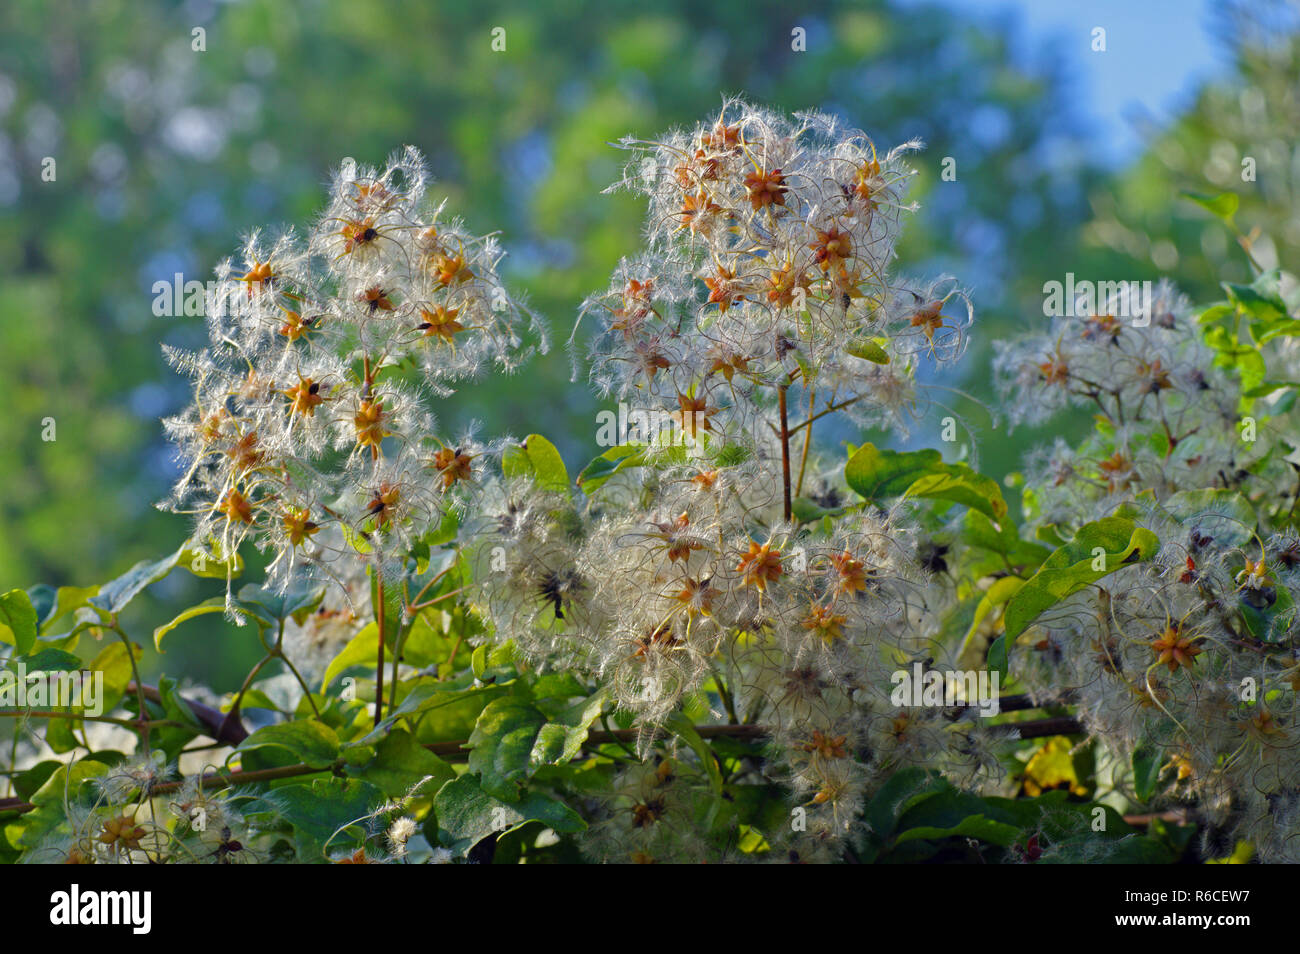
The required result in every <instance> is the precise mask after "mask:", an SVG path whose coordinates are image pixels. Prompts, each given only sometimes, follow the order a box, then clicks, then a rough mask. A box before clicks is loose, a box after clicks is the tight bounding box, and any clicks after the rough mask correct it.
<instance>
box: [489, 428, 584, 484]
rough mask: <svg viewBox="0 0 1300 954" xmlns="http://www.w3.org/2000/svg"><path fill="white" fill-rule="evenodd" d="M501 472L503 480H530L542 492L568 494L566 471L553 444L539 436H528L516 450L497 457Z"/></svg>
mask: <svg viewBox="0 0 1300 954" xmlns="http://www.w3.org/2000/svg"><path fill="white" fill-rule="evenodd" d="M501 470H502V473H504V474H505V475H506V476H507V477H531V478H532V479H533V480H534V481H535V482H536V483H537V486H538V487H540V488H542V489H543V490H554V491H558V492H559V493H568V491H569V472H568V471H567V470H566V469H565V467H564V458H562V457H561V456H560V452H559V451H558V450H556V449H555V445H554V444H552V443H551V442H550V441H548V440H547V439H546V438H545V437H542V435H540V434H529V435H528V437H526V438H525V439H524V443H523V445H522V446H520V447H511V448H508V449H507V450H506V452H505V453H504V454H502V455H501Z"/></svg>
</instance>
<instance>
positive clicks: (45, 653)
mask: <svg viewBox="0 0 1300 954" xmlns="http://www.w3.org/2000/svg"><path fill="white" fill-rule="evenodd" d="M23 665H24V666H26V667H27V671H28V672H29V673H32V672H72V671H74V670H77V669H80V668H81V657H80V656H77V655H75V654H74V653H69V652H65V651H64V650H62V649H40V650H37V651H36V652H34V653H32V654H31V655H30V656H24V657H23Z"/></svg>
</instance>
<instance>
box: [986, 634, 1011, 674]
mask: <svg viewBox="0 0 1300 954" xmlns="http://www.w3.org/2000/svg"><path fill="white" fill-rule="evenodd" d="M987 664H988V668H989V672H995V673H997V674H998V677H999V678H1000V679H1005V678H1007V634H1006V633H1001V634H1000V635H999V636H998V638H997V639H995V640H993V642H991V643H989V652H988V662H987Z"/></svg>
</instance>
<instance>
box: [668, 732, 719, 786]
mask: <svg viewBox="0 0 1300 954" xmlns="http://www.w3.org/2000/svg"><path fill="white" fill-rule="evenodd" d="M664 728H666V729H668V730H669V731H670V732H672V733H673V734H674V735H676V736H677V737H678V738H679V739H681V740H682V741H683V742H685V743H686V744H687V745H688V746H690V748H691V751H692V752H694V753H695V756H696V758H698V759H699V760H700V767H701V768H703V769H704V771H705V772H706V773H707V774H708V776H709V784H710V785H712V787H713V791H714V794H715V795H721V794H722V771H721V769H719V768H718V759H717V757H716V756H715V755H714V754H713V749H711V748H709V744H708V743H707V742H705V741H704V738H703V737H702V736H701V735H700V733H699V732H697V731H696V730H695V726H694V725H693V724H692V723H691V721H690V719H688V718H686V716H685V715H683V714H682V713H681V712H674V713H673V714H672V715H671V716H669V717H668V719H667V720H665V722H664Z"/></svg>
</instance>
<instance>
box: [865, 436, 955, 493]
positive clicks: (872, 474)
mask: <svg viewBox="0 0 1300 954" xmlns="http://www.w3.org/2000/svg"><path fill="white" fill-rule="evenodd" d="M944 470H945V465H944V463H943V457H942V455H940V453H939V452H938V451H937V450H931V449H929V448H927V449H925V450H919V451H895V450H888V449H880V448H877V447H876V446H875V445H874V444H863V445H862V446H861V447H859V448H858V449H857V451H855V452H854V454H853V456H852V457H850V458H849V460H848V463H847V464H846V465H845V467H844V479H845V480H847V481H848V484H849V486H850V487H852V488H853V489H854V490H856V491H857V492H858V493H859V494H861V495H862V496H863V497H865V498H867V499H868V500H875V499H877V498H879V497H897V496H900V495H902V494H904V493H906V492H907V489H908V488H909V487H910V486H912V484H914V483H915V482H916V481H917V480H918V479H920V478H921V477H924V476H925V475H926V474H931V473H936V472H943V471H944Z"/></svg>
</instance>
